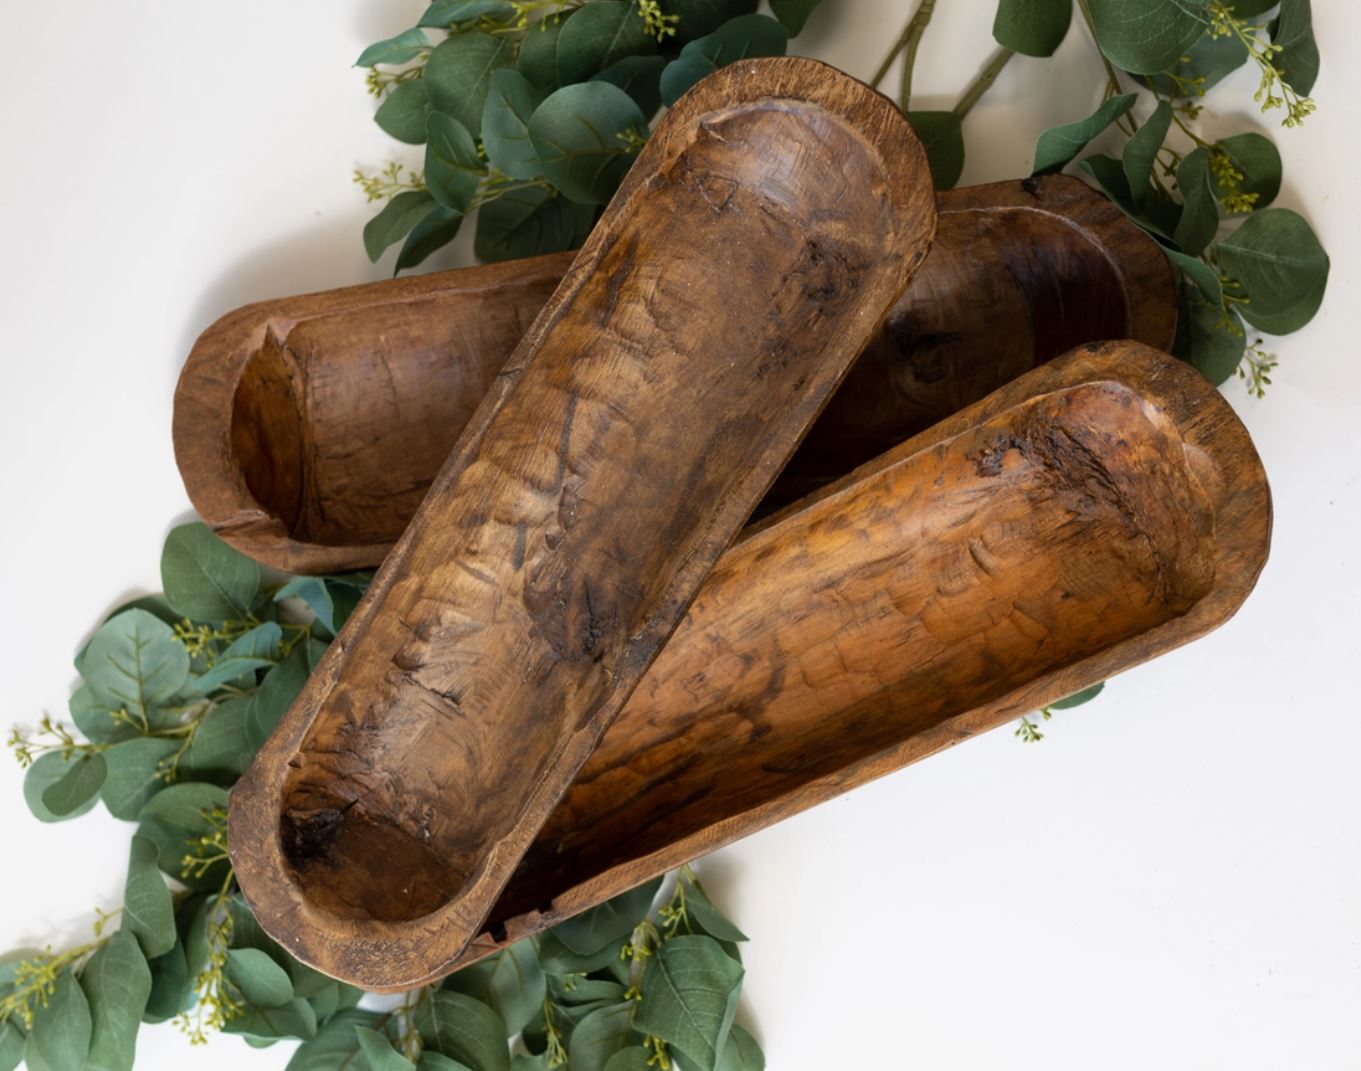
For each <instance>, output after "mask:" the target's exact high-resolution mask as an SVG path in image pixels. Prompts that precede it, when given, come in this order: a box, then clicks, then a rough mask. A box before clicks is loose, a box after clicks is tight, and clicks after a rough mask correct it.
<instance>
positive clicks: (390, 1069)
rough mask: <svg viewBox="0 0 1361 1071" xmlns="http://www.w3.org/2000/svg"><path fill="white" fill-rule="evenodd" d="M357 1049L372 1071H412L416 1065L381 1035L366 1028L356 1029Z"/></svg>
mask: <svg viewBox="0 0 1361 1071" xmlns="http://www.w3.org/2000/svg"><path fill="white" fill-rule="evenodd" d="M355 1033H356V1034H357V1035H358V1036H359V1047H360V1049H362V1050H363V1052H364V1058H365V1059H366V1060H368V1062H369V1067H370V1068H372V1069H373V1071H414V1069H415V1067H416V1065H415V1064H413V1063H412V1062H411V1061H410V1060H408V1059H407V1058H406V1057H405V1056H403V1055H402V1054H401V1053H400V1052H398V1051H397V1050H396V1049H394V1048H393V1047H392V1043H391V1042H390V1041H388V1039H387V1038H385V1037H384V1036H383V1035H382V1034H380V1033H378V1032H377V1031H376V1030H370V1029H368V1028H367V1027H363V1026H361V1027H356V1028H355Z"/></svg>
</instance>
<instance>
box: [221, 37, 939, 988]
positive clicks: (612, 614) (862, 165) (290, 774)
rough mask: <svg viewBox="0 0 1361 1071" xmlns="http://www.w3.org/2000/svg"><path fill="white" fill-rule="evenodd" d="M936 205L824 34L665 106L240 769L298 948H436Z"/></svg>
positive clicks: (680, 599)
mask: <svg viewBox="0 0 1361 1071" xmlns="http://www.w3.org/2000/svg"><path fill="white" fill-rule="evenodd" d="M935 217H936V212H935V202H934V197H933V195H932V192H931V185H930V177H929V172H928V169H927V165H926V158H925V154H924V153H923V151H922V149H921V145H920V144H919V142H918V141H917V140H916V137H915V135H914V134H913V133H912V130H911V127H910V126H909V125H908V124H907V121H906V120H905V119H904V118H903V116H902V114H901V112H899V111H898V110H897V109H896V108H895V107H894V106H893V105H892V103H891V102H890V101H888V100H887V99H886V98H884V97H882V96H880V95H879V94H877V93H875V92H874V91H873V90H871V89H869V88H868V87H866V86H864V85H863V84H861V83H859V82H856V81H855V80H854V79H851V78H849V77H847V76H845V75H843V74H841V73H839V72H837V71H835V70H834V69H833V68H830V67H827V66H826V65H824V64H820V63H815V62H813V61H810V60H801V59H775V60H760V61H744V62H741V63H738V64H734V65H732V66H730V67H727V68H724V69H723V70H722V71H719V72H718V73H716V74H714V75H711V76H710V77H709V78H707V79H705V80H704V81H702V82H701V83H699V84H698V85H697V86H696V87H695V88H694V89H693V90H691V91H690V92H689V93H688V94H687V95H686V96H685V97H683V98H682V99H681V101H680V102H679V103H678V104H677V105H676V106H675V107H674V108H672V109H671V110H670V111H668V112H667V113H666V115H665V116H664V117H663V119H662V121H661V123H660V125H659V126H658V128H657V129H656V131H655V132H654V133H653V135H652V136H651V138H649V140H648V142H647V144H646V146H645V147H644V149H643V150H642V152H641V153H640V155H639V157H638V159H637V161H636V162H635V163H634V165H633V167H632V168H631V170H630V171H629V174H628V176H627V178H626V179H625V181H624V183H623V185H622V186H621V188H620V190H619V192H618V194H617V195H616V196H615V198H614V199H613V200H612V201H611V203H610V205H609V207H608V208H607V209H606V212H605V214H604V216H603V217H602V218H601V220H600V223H599V224H598V225H597V226H596V228H595V230H594V231H593V232H592V234H591V236H590V238H589V239H588V240H587V243H586V245H585V247H584V248H583V250H582V251H581V253H580V254H579V255H578V256H577V258H576V259H575V260H574V261H573V263H572V266H571V268H570V269H569V270H568V272H567V274H566V276H565V277H564V279H563V281H562V283H561V284H560V285H559V286H558V288H557V290H555V291H554V293H553V296H552V297H551V298H550V299H549V301H548V304H547V305H546V306H545V307H544V309H543V310H542V311H541V312H540V313H539V315H538V316H537V318H536V319H535V320H534V322H533V324H532V325H531V326H530V328H529V330H528V332H527V333H526V335H525V337H524V339H523V340H522V341H521V342H520V344H519V345H518V347H517V348H516V349H515V351H514V353H513V354H512V355H511V357H510V359H509V360H508V362H507V363H506V365H505V367H503V368H502V369H501V370H500V371H499V372H498V373H497V375H496V378H495V382H494V383H493V384H492V386H491V388H490V390H489V392H488V394H487V396H486V397H485V398H484V399H483V400H482V402H481V404H480V405H479V406H478V408H477V410H476V412H475V413H474V414H473V415H472V417H471V419H470V421H469V423H468V425H467V427H466V428H465V429H464V431H463V433H462V435H461V436H460V437H459V439H458V441H457V443H456V444H455V446H454V449H453V452H452V453H451V454H450V456H449V459H448V460H447V461H446V462H445V464H444V467H443V468H442V469H441V470H440V472H439V474H438V476H437V477H436V478H435V481H434V483H433V485H432V486H431V489H430V492H429V494H428V495H427V496H426V498H425V500H424V501H423V502H422V503H421V506H420V508H419V509H418V510H417V511H416V513H415V515H414V516H413V518H412V520H411V523H410V525H409V526H408V527H407V529H406V531H405V533H404V534H403V535H402V537H401V539H400V540H399V541H398V543H397V545H396V546H395V547H394V549H393V550H392V552H391V553H390V554H389V555H388V557H387V559H386V560H385V562H384V564H383V566H382V568H381V569H380V571H379V573H378V575H377V577H376V578H375V580H374V582H373V585H372V586H371V587H370V589H369V591H368V593H367V594H366V595H365V597H364V599H363V600H362V601H361V603H360V605H359V606H358V608H357V609H356V610H355V612H354V614H353V615H352V616H351V618H350V620H349V621H348V623H347V624H346V626H345V627H344V629H343V630H342V631H341V634H340V635H339V637H337V639H336V641H335V643H334V644H333V645H332V647H331V648H330V650H329V651H328V652H327V654H326V656H325V657H324V658H323V659H322V660H321V662H320V664H319V665H318V667H317V669H316V671H315V673H314V674H313V675H312V677H311V678H310V679H309V681H308V682H307V685H306V686H305V688H304V689H303V691H302V694H301V695H300V697H299V698H298V700H297V702H296V703H295V704H294V706H293V707H292V709H291V710H290V711H289V712H288V713H287V715H286V716H285V717H284V719H283V721H282V722H281V723H280V725H279V727H278V729H277V730H276V731H275V733H274V734H273V735H272V736H271V737H270V739H269V741H268V742H267V743H266V744H265V746H264V748H262V749H261V751H260V753H259V755H258V756H257V757H256V760H255V762H254V764H253V765H252V766H251V768H250V770H248V771H247V773H246V775H245V776H244V777H243V778H242V779H241V781H240V782H239V783H238V784H237V786H236V787H235V789H234V790H233V792H232V797H231V807H230V823H231V825H230V837H229V842H230V844H231V849H232V860H233V864H234V866H235V870H236V875H237V878H238V879H239V881H240V884H241V889H242V891H243V893H244V894H245V896H246V898H247V899H248V901H249V902H250V904H251V907H252V909H253V910H254V912H255V914H256V917H257V918H258V919H259V920H260V922H261V924H262V925H263V926H264V927H265V929H266V930H268V931H269V932H270V933H272V934H273V935H274V936H275V937H276V938H277V939H278V940H280V941H281V942H282V943H283V944H284V946H285V947H287V948H288V949H289V951H290V952H292V953H293V954H294V955H296V956H298V957H299V958H301V959H303V960H304V961H306V962H308V963H311V964H313V965H314V966H316V967H318V968H320V969H321V970H324V971H326V972H327V973H329V974H332V975H335V976H337V977H340V978H343V979H345V980H347V981H352V982H355V983H357V984H361V985H364V986H366V987H368V988H378V989H391V988H407V987H410V986H412V985H416V984H419V983H421V982H425V981H428V980H430V979H432V978H435V977H439V976H440V975H442V974H444V973H446V972H447V971H448V970H449V969H450V967H451V966H452V964H453V963H454V962H456V961H457V959H458V957H459V956H460V954H462V952H463V950H464V947H465V946H466V945H467V943H468V942H469V940H471V939H472V938H473V937H474V936H475V935H476V934H477V932H478V930H479V928H480V927H481V925H482V923H483V922H484V920H485V919H486V917H487V914H488V912H489V911H490V910H491V908H492V906H493V904H494V903H495V901H496V898H497V897H498V896H499V894H500V893H501V890H502V889H503V888H504V886H505V883H506V882H507V881H508V880H509V879H510V877H511V874H512V872H513V871H514V869H515V867H516V865H517V864H518V863H519V860H520V858H521V856H522V855H523V854H524V852H525V851H526V850H527V849H528V848H529V846H530V844H531V843H532V841H533V839H534V837H535V836H536V835H537V834H538V832H539V830H540V829H541V828H542V826H543V823H544V822H545V821H546V820H547V818H548V816H549V814H550V813H551V812H552V809H553V807H554V806H555V805H556V804H557V802H558V800H559V799H560V798H561V797H562V795H563V793H564V792H565V791H566V789H567V787H568V785H569V783H570V782H571V780H572V778H573V777H574V776H575V774H576V772H577V770H578V769H579V768H580V766H581V764H582V763H583V762H584V761H585V760H586V759H587V757H588V756H589V755H590V753H591V752H592V751H593V750H594V748H595V746H596V744H597V743H598V741H599V739H600V735H601V733H602V732H603V731H604V729H605V727H606V726H607V725H608V724H609V723H610V722H611V721H612V720H613V719H614V717H615V716H616V715H617V714H618V712H619V710H620V708H621V707H622V705H623V703H624V701H625V700H626V699H627V697H628V695H629V694H630V692H632V690H633V688H634V687H635V686H636V684H637V682H638V680H639V679H640V677H641V675H642V674H643V672H644V671H645V670H646V668H647V667H648V665H649V664H650V663H651V661H652V659H653V658H654V657H655V655H656V652H657V651H658V650H659V649H660V647H661V644H662V643H663V642H664V640H665V639H666V637H667V636H668V635H670V633H671V632H672V631H673V630H674V628H675V627H676V625H677V623H678V622H679V620H680V618H681V616H682V615H683V614H684V612H685V609H686V607H687V606H688V605H689V603H690V601H691V599H693V597H694V595H695V592H696V590H697V589H698V587H699V585H700V583H701V582H702V581H703V580H704V578H705V577H706V576H707V575H708V574H709V572H710V570H711V568H712V567H713V565H714V563H715V561H716V560H717V558H718V556H719V554H720V553H722V551H723V550H724V549H725V548H726V547H727V546H728V545H729V544H730V543H731V541H732V539H733V537H734V536H735V535H736V534H737V532H738V530H739V528H740V527H741V525H742V524H743V522H744V521H745V520H746V518H747V517H748V516H749V515H750V514H751V512H752V510H753V509H754V508H755V507H756V505H757V503H758V502H759V501H760V499H761V496H762V495H763V494H764V492H765V490H766V489H767V488H768V487H769V485H770V482H771V481H772V480H773V479H774V477H775V475H776V474H777V473H778V472H779V470H780V468H781V467H783V465H784V464H785V462H786V461H787V460H788V458H789V456H790V454H791V453H792V452H793V450H794V447H795V446H796V445H797V443H798V442H799V440H800V439H801V438H802V437H803V435H804V434H805V433H806V431H807V429H808V427H809V425H810V424H811V423H812V421H813V419H814V418H815V417H816V415H817V414H818V413H819V412H820V411H821V409H822V408H823V406H824V405H825V404H826V402H827V400H828V398H829V397H830V396H831V393H832V391H833V390H835V388H836V386H837V385H838V383H839V382H840V381H841V379H842V378H843V377H844V376H845V374H846V372H847V371H848V370H849V368H850V366H851V363H852V362H853V361H854V359H855V358H856V356H858V355H859V353H860V352H861V351H862V350H863V349H864V347H865V346H866V345H867V344H868V343H869V341H870V339H871V338H872V337H873V335H874V334H875V333H876V332H877V331H878V330H879V328H880V326H881V325H882V323H883V322H884V319H885V318H886V317H887V315H888V313H889V311H890V310H891V309H892V307H893V305H894V303H895V302H896V301H897V300H898V298H899V297H900V296H901V294H902V292H903V290H904V289H905V288H906V286H907V284H908V282H909V281H910V279H911V277H912V274H913V272H914V271H915V269H916V267H917V265H918V264H919V263H920V262H921V261H922V260H923V259H924V257H925V254H926V250H927V248H928V246H929V244H930V240H931V235H932V232H933V231H934V229H935V221H936V220H935ZM366 389H370V388H366ZM279 415H280V418H281V419H282V418H283V416H284V414H283V413H280V414H279Z"/></svg>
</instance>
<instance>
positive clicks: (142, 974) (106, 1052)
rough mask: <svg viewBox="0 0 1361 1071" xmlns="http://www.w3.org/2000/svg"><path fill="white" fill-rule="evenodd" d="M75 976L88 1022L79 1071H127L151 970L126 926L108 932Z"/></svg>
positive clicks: (148, 995)
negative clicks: (87, 1045)
mask: <svg viewBox="0 0 1361 1071" xmlns="http://www.w3.org/2000/svg"><path fill="white" fill-rule="evenodd" d="M79 981H80V988H81V991H82V992H83V993H84V994H85V999H86V1001H87V1003H88V1004H89V1008H90V1018H91V1026H92V1029H91V1033H90V1051H89V1054H88V1055H87V1056H86V1058H85V1062H84V1064H83V1067H84V1071H132V1063H133V1057H134V1055H135V1054H136V1050H137V1030H138V1028H139V1027H140V1025H141V1021H142V1015H143V1013H144V1012H145V1011H146V1006H147V999H148V998H149V997H150V996H151V970H150V968H149V967H148V966H147V961H146V957H145V956H144V955H143V953H142V949H141V948H140V947H139V946H138V944H137V939H136V938H135V937H133V935H132V934H131V933H129V932H128V931H126V930H121V931H119V932H118V933H116V934H114V935H113V936H112V937H111V938H110V939H109V941H108V943H107V944H105V945H104V946H103V947H101V948H100V949H99V950H98V951H97V952H95V954H94V955H93V956H91V957H90V961H89V962H88V963H87V964H86V965H85V967H84V969H83V970H82V971H81V972H80V979H79Z"/></svg>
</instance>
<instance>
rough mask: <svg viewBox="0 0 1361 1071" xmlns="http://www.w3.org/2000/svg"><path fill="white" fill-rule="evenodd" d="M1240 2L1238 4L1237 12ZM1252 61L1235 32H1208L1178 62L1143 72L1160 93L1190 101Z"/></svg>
mask: <svg viewBox="0 0 1361 1071" xmlns="http://www.w3.org/2000/svg"><path fill="white" fill-rule="evenodd" d="M1237 8H1238V5H1237V4H1235V5H1234V9H1235V11H1236V10H1237ZM1247 61H1248V49H1247V46H1246V45H1244V44H1243V42H1242V40H1240V39H1239V38H1238V36H1237V35H1235V34H1227V35H1224V36H1220V37H1212V36H1210V35H1209V34H1205V35H1204V36H1202V37H1201V38H1200V39H1199V40H1197V41H1196V43H1195V44H1193V45H1192V46H1191V48H1190V50H1189V51H1188V52H1187V53H1186V55H1184V56H1182V57H1181V58H1180V59H1178V60H1177V62H1176V63H1175V64H1173V65H1172V66H1171V67H1169V68H1168V69H1167V70H1166V71H1165V72H1162V73H1160V74H1151V75H1140V76H1138V78H1139V81H1141V82H1143V83H1144V84H1145V85H1147V86H1148V87H1149V88H1151V89H1152V90H1153V91H1154V92H1156V93H1158V94H1159V95H1160V96H1163V97H1167V98H1168V99H1170V100H1187V99H1195V98H1197V97H1201V96H1203V95H1204V94H1205V93H1206V92H1208V91H1209V90H1210V89H1211V88H1212V87H1214V86H1216V85H1218V84H1219V83H1220V82H1222V81H1223V80H1224V79H1225V78H1227V77H1228V76H1229V75H1231V74H1232V73H1233V72H1234V71H1236V70H1238V68H1239V67H1241V66H1243V64H1245V63H1246V62H1247Z"/></svg>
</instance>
